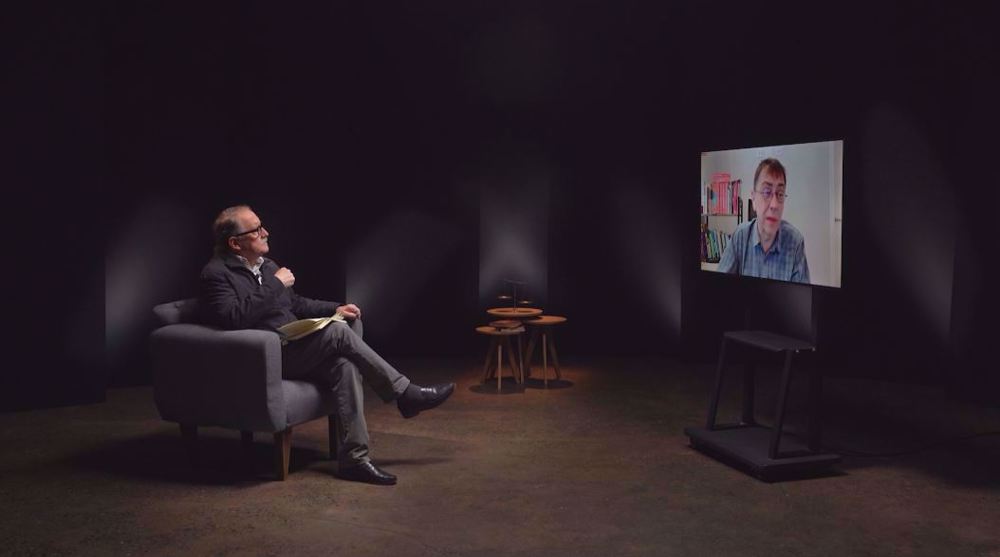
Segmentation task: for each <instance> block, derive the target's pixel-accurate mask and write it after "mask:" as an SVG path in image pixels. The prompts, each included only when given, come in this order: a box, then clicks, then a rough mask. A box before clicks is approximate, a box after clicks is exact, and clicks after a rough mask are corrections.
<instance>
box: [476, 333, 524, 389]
mask: <svg viewBox="0 0 1000 557" xmlns="http://www.w3.org/2000/svg"><path fill="white" fill-rule="evenodd" d="M476 332H477V333H479V334H481V335H486V336H488V337H490V346H489V348H487V349H486V363H484V364H483V383H484V384H485V383H486V381H488V380H489V378H490V371H494V372H496V376H497V392H498V393H499V392H500V379H501V377H502V375H503V351H504V349H506V350H507V360H508V361H509V367H510V374H511V376H513V378H514V382H515V383H524V370H523V369H522V367H521V365H520V362H519V358H515V357H514V349H513V348H512V347H511V344H510V337H513V336H516V337H518V338H520V335H521V334H522V333H524V327H522V326H518V327H513V328H497V327H492V326H489V325H483V326H481V327H476ZM494 348H495V349H496V361H495V362H494V359H493V353H494ZM494 363H495V364H496V367H495V368H494V367H493V364H494Z"/></svg>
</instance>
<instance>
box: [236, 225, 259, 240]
mask: <svg viewBox="0 0 1000 557" xmlns="http://www.w3.org/2000/svg"><path fill="white" fill-rule="evenodd" d="M262 230H264V225H263V224H261V225H260V226H258V227H257V228H253V229H250V230H247V231H244V232H238V233H236V234H233V238H238V237H240V236H246V235H247V234H257V235H258V236H260V233H261V231H262Z"/></svg>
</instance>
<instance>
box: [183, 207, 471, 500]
mask: <svg viewBox="0 0 1000 557" xmlns="http://www.w3.org/2000/svg"><path fill="white" fill-rule="evenodd" d="M212 232H213V234H214V236H215V256H214V257H213V258H212V259H211V260H210V261H209V262H208V264H206V265H205V267H204V269H203V270H202V272H201V279H200V282H201V295H200V298H199V308H200V309H201V311H202V319H203V320H204V321H205V322H206V323H208V324H210V325H214V326H216V327H220V328H223V329H264V330H270V331H276V330H277V329H278V327H281V326H282V325H285V324H288V323H291V322H292V321H296V320H298V319H302V318H308V317H329V316H331V315H333V314H334V313H338V314H340V315H342V316H343V317H344V318H345V319H346V322H334V323H331V324H330V325H328V326H327V327H326V328H324V329H322V330H319V331H317V332H314V333H312V334H310V335H308V336H306V337H303V338H300V339H298V340H294V341H291V342H289V343H288V344H286V345H284V346H282V348H281V369H282V376H283V377H285V378H286V379H302V380H305V381H311V382H314V383H316V384H318V385H320V386H321V388H328V389H330V390H332V391H333V392H334V395H335V398H336V428H337V431H336V435H337V439H338V443H337V463H338V467H337V468H338V475H339V476H340V477H341V478H344V479H348V480H353V481H359V482H367V483H373V484H382V485H391V484H395V483H396V476H393V475H392V474H389V473H388V472H385V471H384V470H381V469H380V468H378V467H377V466H375V463H373V462H372V461H371V458H370V457H369V456H368V452H369V451H368V440H369V438H368V426H367V424H366V423H365V413H364V393H363V385H362V379H364V382H366V383H368V384H369V385H371V387H372V389H373V390H374V391H375V393H376V394H378V396H379V397H380V398H381V399H382V400H384V401H386V402H390V401H393V400H395V401H396V405H397V406H398V408H399V412H400V414H402V415H403V417H404V418H412V417H413V416H416V415H417V414H419V413H420V412H421V411H424V410H429V409H431V408H434V407H436V406H438V405H439V404H441V403H442V402H444V401H445V400H446V399H447V398H448V397H449V396H451V393H452V392H453V391H454V390H455V384H454V383H445V384H441V385H435V386H432V387H419V386H417V385H414V384H413V383H411V382H410V380H409V379H408V378H407V377H406V376H404V375H403V374H401V373H399V372H398V371H396V370H395V369H394V368H393V367H392V366H391V365H389V363H388V362H386V361H385V360H383V359H382V357H381V356H379V355H378V354H377V353H375V351H374V350H372V348H371V347H370V346H368V344H366V343H365V341H363V340H361V334H362V328H361V309H360V308H358V306H356V305H354V304H339V303H337V302H326V301H322V300H313V299H310V298H306V297H304V296H300V295H298V294H296V293H295V291H294V290H292V285H293V284H295V275H293V274H292V271H291V270H289V269H288V268H287V267H278V265H277V264H276V263H275V262H274V261H272V260H271V259H268V258H266V257H264V255H265V254H266V253H267V252H268V251H270V249H271V248H270V245H269V239H270V236H271V234H270V233H269V232H268V231H267V229H266V228H264V225H263V224H261V222H260V219H259V218H257V215H256V214H255V213H254V212H253V211H252V210H251V209H250V207H247V206H246V205H239V206H236V207H230V208H228V209H225V210H223V211H222V212H221V213H220V214H219V216H218V217H216V219H215V223H214V224H213V226H212Z"/></svg>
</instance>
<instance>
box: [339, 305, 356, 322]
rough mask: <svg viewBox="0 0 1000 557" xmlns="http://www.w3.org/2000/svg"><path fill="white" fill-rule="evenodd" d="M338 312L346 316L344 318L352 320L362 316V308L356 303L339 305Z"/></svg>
mask: <svg viewBox="0 0 1000 557" xmlns="http://www.w3.org/2000/svg"><path fill="white" fill-rule="evenodd" d="M337 313H338V314H340V315H343V316H344V319H349V320H351V321H353V320H355V319H358V318H359V317H361V308H359V307H358V306H356V305H354V304H344V305H342V306H338V307H337Z"/></svg>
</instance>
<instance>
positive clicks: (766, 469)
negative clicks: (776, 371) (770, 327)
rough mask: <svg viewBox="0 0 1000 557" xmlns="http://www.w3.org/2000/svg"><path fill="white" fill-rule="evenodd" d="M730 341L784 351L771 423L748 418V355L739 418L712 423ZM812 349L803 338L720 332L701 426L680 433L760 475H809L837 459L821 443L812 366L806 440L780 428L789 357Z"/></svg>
mask: <svg viewBox="0 0 1000 557" xmlns="http://www.w3.org/2000/svg"><path fill="white" fill-rule="evenodd" d="M731 342H735V343H738V344H742V345H744V346H749V347H752V348H757V349H760V350H765V351H768V352H772V353H784V367H783V369H782V373H781V383H780V386H779V388H778V407H777V410H776V412H775V415H774V427H773V428H768V427H765V426H762V425H759V424H758V423H757V422H756V420H755V419H754V383H755V381H754V380H755V375H756V372H755V369H754V365H753V363H752V362H750V361H748V362H747V363H746V365H745V368H744V372H743V408H742V410H743V411H742V419H741V420H740V423H736V424H717V423H716V414H717V413H718V409H719V397H720V395H721V394H722V383H723V378H724V375H725V368H726V347H727V345H728V344H729V343H731ZM815 350H816V348H815V346H813V345H812V344H809V343H808V342H805V341H802V340H799V339H795V338H791V337H786V336H782V335H778V334H775V333H771V332H768V331H729V332H726V333H723V335H722V346H721V347H720V349H719V365H718V369H717V370H716V376H715V392H714V393H713V394H712V399H711V401H710V402H709V406H708V418H707V420H706V422H705V427H703V428H702V427H688V428H685V429H684V433H685V434H686V435H687V436H688V437H689V438H690V440H691V446H692V447H694V448H695V449H698V450H700V451H702V452H704V453H706V454H708V455H709V456H712V457H713V458H716V459H718V460H720V461H722V462H725V463H727V464H731V465H735V466H737V467H739V468H743V469H744V470H746V471H748V472H749V473H750V474H751V475H753V476H755V477H757V478H759V479H761V480H764V481H773V480H778V479H782V478H784V477H799V476H805V475H812V474H816V473H818V472H822V471H823V470H825V469H826V468H828V467H829V466H830V465H832V464H836V463H837V462H840V455H838V454H834V453H825V452H822V449H821V442H820V440H821V436H822V433H821V424H820V411H819V409H820V404H821V399H822V377H821V376H820V374H819V372H818V370H816V369H815V368H814V367H813V366H810V370H809V425H808V435H807V437H808V440H807V442H806V443H805V444H803V442H801V441H799V440H796V439H794V438H792V437H791V436H790V435H788V434H785V433H784V432H783V431H782V428H783V426H784V422H785V403H786V401H787V398H788V387H789V385H790V383H791V372H792V357H793V356H794V355H795V354H798V353H800V352H813V351H815Z"/></svg>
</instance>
